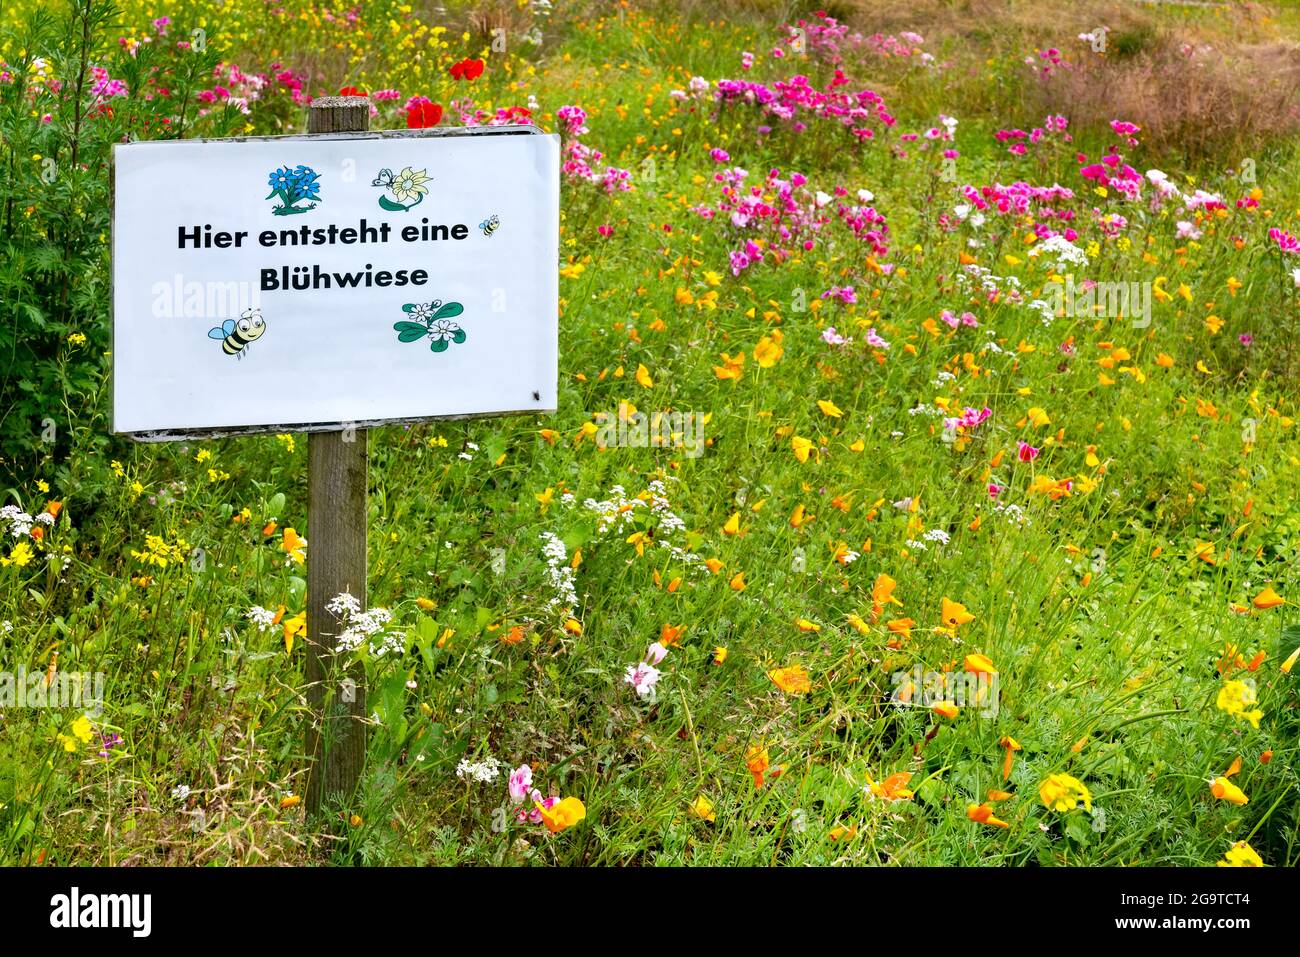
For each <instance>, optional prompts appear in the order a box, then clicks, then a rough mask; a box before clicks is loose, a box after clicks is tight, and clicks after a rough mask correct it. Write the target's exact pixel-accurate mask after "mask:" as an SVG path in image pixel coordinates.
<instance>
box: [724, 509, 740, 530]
mask: <svg viewBox="0 0 1300 957" xmlns="http://www.w3.org/2000/svg"><path fill="white" fill-rule="evenodd" d="M722 534H723V535H739V534H740V513H739V512H732V513H731V518H729V519H727V523H726V524H725V525H723V526H722Z"/></svg>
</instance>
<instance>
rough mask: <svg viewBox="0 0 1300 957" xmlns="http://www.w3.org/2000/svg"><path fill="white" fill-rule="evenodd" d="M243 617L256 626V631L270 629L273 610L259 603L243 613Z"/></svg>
mask: <svg viewBox="0 0 1300 957" xmlns="http://www.w3.org/2000/svg"><path fill="white" fill-rule="evenodd" d="M244 617H245V618H247V619H248V620H249V621H251V622H252V623H253V624H255V625H256V626H257V630H258V631H270V630H271V626H272V625H274V624H275V612H273V611H271V609H269V608H263V607H262V606H261V605H254V606H253V607H252V608H250V609H248V611H246V612H245V613H244Z"/></svg>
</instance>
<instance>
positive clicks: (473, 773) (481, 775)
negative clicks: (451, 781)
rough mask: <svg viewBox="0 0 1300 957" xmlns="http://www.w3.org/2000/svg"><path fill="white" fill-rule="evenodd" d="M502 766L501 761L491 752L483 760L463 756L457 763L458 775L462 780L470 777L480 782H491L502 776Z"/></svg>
mask: <svg viewBox="0 0 1300 957" xmlns="http://www.w3.org/2000/svg"><path fill="white" fill-rule="evenodd" d="M501 768H502V764H501V762H500V761H498V760H497V759H496V758H494V757H492V755H490V754H489V755H488V756H487V757H485V758H484V759H483V760H482V761H471V760H470V759H469V758H461V759H460V763H459V764H457V765H456V777H458V778H460V779H461V780H462V781H463V780H465V779H466V778H469V779H470V780H471V781H477V782H479V783H480V784H491V783H492V782H493V781H495V780H496V779H497V778H499V777H500V776H501Z"/></svg>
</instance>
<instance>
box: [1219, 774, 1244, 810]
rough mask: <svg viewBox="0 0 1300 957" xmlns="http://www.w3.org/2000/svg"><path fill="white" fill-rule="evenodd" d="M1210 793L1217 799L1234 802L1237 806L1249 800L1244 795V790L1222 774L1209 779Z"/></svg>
mask: <svg viewBox="0 0 1300 957" xmlns="http://www.w3.org/2000/svg"><path fill="white" fill-rule="evenodd" d="M1210 793H1211V794H1213V795H1214V796H1215V797H1216V798H1218V799H1219V800H1221V801H1227V802H1228V803H1229V804H1235V805H1237V806H1238V807H1240V806H1241V805H1243V804H1246V803H1248V802H1249V801H1250V799H1249V798H1248V797H1246V792H1244V791H1243V790H1242V789H1241V788H1239V787H1237V785H1235V784H1233V783H1232V782H1231V781H1229V780H1228V779H1227V778H1226V777H1224V776H1222V775H1220V776H1219V777H1217V778H1214V779H1212V780H1211V781H1210Z"/></svg>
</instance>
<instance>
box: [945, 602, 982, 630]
mask: <svg viewBox="0 0 1300 957" xmlns="http://www.w3.org/2000/svg"><path fill="white" fill-rule="evenodd" d="M941 608H942V611H941V613H940V615H941V617H942V618H943V624H944V627H945V628H947V629H948V630H949V631H951V632H956V630H957V629H958V627H960V626H961V625H965V624H967V623H969V622H972V621H974V620H975V616H974V615H972V614H971V613H970V612H969V611H967V610H966V606H965V605H963V604H962V603H961V602H956V601H952V600H951V599H949V598H948V596H946V595H945V596H944V597H943V600H942V605H941Z"/></svg>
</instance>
